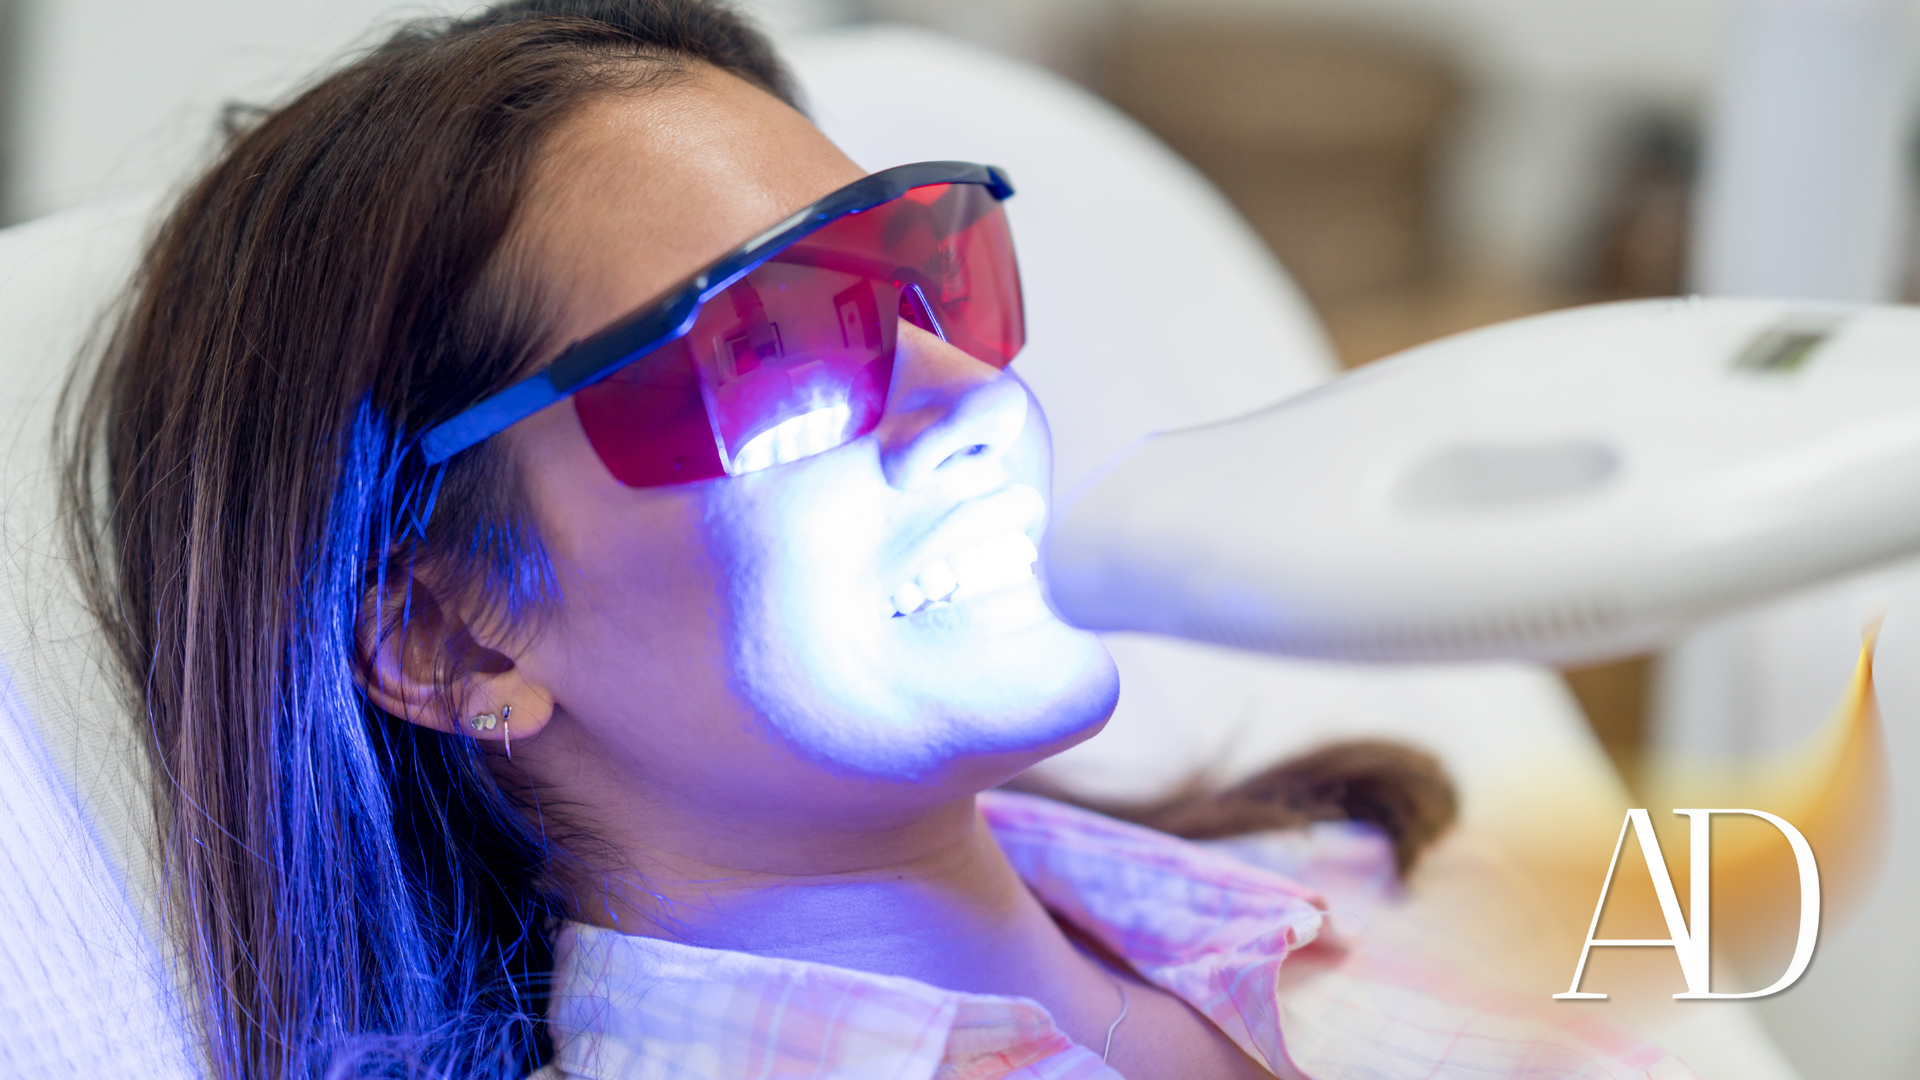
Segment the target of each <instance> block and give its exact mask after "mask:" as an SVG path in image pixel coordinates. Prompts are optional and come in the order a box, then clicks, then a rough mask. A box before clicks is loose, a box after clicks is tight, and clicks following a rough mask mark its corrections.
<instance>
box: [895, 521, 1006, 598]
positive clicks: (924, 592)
mask: <svg viewBox="0 0 1920 1080" xmlns="http://www.w3.org/2000/svg"><path fill="white" fill-rule="evenodd" d="M1039 557H1040V552H1039V551H1038V550H1036V549H1035V548H1034V546H1033V541H1032V540H1029V539H1027V534H1026V533H1021V532H1015V533H1008V534H1005V535H1003V536H995V537H991V538H989V539H987V540H983V541H981V542H980V543H978V544H975V545H974V546H972V547H968V548H962V549H961V550H959V551H955V552H953V553H952V554H950V555H948V556H947V557H946V558H944V559H935V560H933V561H932V562H930V563H928V564H926V565H925V566H923V567H921V568H920V572H919V573H917V574H915V575H914V576H913V580H911V581H908V582H906V583H904V584H902V585H901V586H900V587H898V588H896V589H894V590H893V595H892V596H890V597H888V598H887V609H888V610H887V614H888V615H911V614H913V613H914V612H916V611H919V610H921V609H922V608H927V607H931V606H933V605H935V604H941V603H949V602H952V601H955V600H965V599H967V598H968V597H972V596H978V595H979V594H981V593H987V592H992V591H993V590H995V589H998V588H1002V587H1004V586H1007V585H1014V584H1017V583H1019V582H1022V581H1025V580H1026V579H1028V578H1030V577H1032V576H1033V563H1034V560H1035V559H1038V558H1039Z"/></svg>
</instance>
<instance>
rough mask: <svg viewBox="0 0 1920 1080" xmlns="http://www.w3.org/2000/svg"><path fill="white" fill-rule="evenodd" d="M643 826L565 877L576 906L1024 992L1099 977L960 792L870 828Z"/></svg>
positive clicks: (688, 939)
mask: <svg viewBox="0 0 1920 1080" xmlns="http://www.w3.org/2000/svg"><path fill="white" fill-rule="evenodd" d="M709 820H710V819H709ZM654 824H655V825H656V826H657V825H659V824H660V822H659V820H658V819H655V822H654ZM703 824H704V823H703ZM708 831H709V830H708V829H707V828H699V829H697V830H694V832H696V833H701V834H704V833H707V832H708ZM751 831H759V830H753V829H752V828H751V827H748V833H750V832H751ZM649 832H650V835H649V837H648V840H649V842H648V843H646V844H645V845H643V846H642V845H621V846H622V847H626V848H628V850H627V851H626V852H625V854H626V855H627V856H628V858H627V859H626V860H625V861H626V862H627V864H628V865H630V866H633V867H636V868H637V869H636V870H631V871H623V872H617V873H600V874H597V875H593V877H594V878H596V879H597V880H596V881H595V882H594V883H593V884H592V885H588V883H587V882H586V881H584V880H580V881H576V883H575V895H576V896H577V897H578V898H579V900H578V902H577V904H576V912H577V913H578V917H579V918H581V919H582V920H583V921H585V922H590V923H594V924H597V925H601V926H605V927H607V928H609V929H614V930H618V931H621V932H622V933H627V934H636V935H642V936H647V937H659V938H665V939H667V940H671V941H678V942H683V943H685V944H689V945H698V946H703V947H707V948H719V949H732V950H736V951H740V952H748V953H754V954H756V955H760V956H771V957H782V958H788V959H796V960H810V961H814V962H817V963H824V964H833V965H836V966H840V967H848V968H855V969H858V970H862V971H869V972H875V973H878V974H885V975H903V976H907V977H910V978H915V979H920V980H922V981H925V982H929V983H933V984H934V985H937V986H942V987H946V988H948V989H952V990H965V991H972V992H979V993H1000V994H1020V995H1022V996H1038V995H1037V994H1036V993H1035V991H1036V990H1037V989H1039V988H1040V987H1041V986H1044V985H1050V984H1054V983H1059V982H1060V981H1061V979H1062V973H1063V972H1069V974H1068V975H1067V978H1069V979H1070V980H1071V981H1072V982H1074V983H1079V982H1082V981H1085V980H1084V979H1074V978H1072V975H1071V969H1075V968H1081V967H1085V968H1088V969H1089V970H1088V971H1086V972H1082V973H1081V974H1083V975H1085V974H1091V975H1093V976H1094V978H1095V980H1096V984H1098V980H1100V979H1101V978H1102V977H1101V976H1100V973H1099V972H1098V970H1097V969H1096V968H1093V966H1092V965H1091V964H1090V963H1089V962H1088V961H1086V959H1085V958H1084V957H1082V956H1081V955H1080V954H1079V953H1078V952H1076V951H1075V949H1074V948H1073V946H1072V944H1071V943H1070V942H1069V941H1068V940H1067V938H1066V937H1065V936H1064V935H1063V934H1062V933H1061V930H1060V928H1059V926H1058V925H1057V924H1056V923H1055V922H1054V921H1053V918H1052V917H1051V916H1050V915H1049V914H1048V912H1047V911H1046V909H1045V908H1044V907H1042V906H1041V904H1040V902H1039V901H1038V900H1037V899H1035V897H1034V896H1033V894H1032V893H1031V892H1030V891H1028V889H1027V887H1026V885H1025V883H1024V882H1022V881H1021V880H1020V878H1019V876H1018V875H1017V874H1015V873H1014V871H1013V868H1012V866H1011V865H1009V864H1008V862H1007V859H1006V856H1005V855H1004V854H1002V853H1001V850H1000V846H999V844H998V843H997V842H996V841H995V840H994V837H993V834H992V832H991V831H989V829H988V828H987V825H986V822H985V821H984V820H983V819H982V818H981V816H980V814H979V812H978V811H977V810H976V809H975V807H974V800H973V799H972V798H967V799H964V800H961V801H959V802H955V803H949V804H947V805H944V806H939V807H935V808H932V809H931V810H928V811H926V812H925V813H924V814H922V815H919V816H917V817H915V818H913V819H911V820H907V821H904V822H901V823H898V824H895V825H893V826H891V827H889V828H885V829H881V830H860V831H856V832H830V831H793V830H788V829H784V828H779V827H777V826H767V827H765V832H766V834H767V835H765V836H763V837H758V838H756V837H754V836H752V835H750V834H745V833H743V830H742V829H741V828H740V827H739V826H738V825H737V824H736V826H735V827H734V828H731V829H728V830H726V835H725V836H711V835H707V836H701V835H687V834H686V833H683V832H681V831H680V830H672V829H668V830H661V829H658V828H655V829H651V830H649ZM663 833H664V835H663ZM635 848H639V850H634V849H635ZM716 853H718V854H719V855H720V857H717V858H716V857H715V855H716ZM583 886H584V887H583ZM1064 988H1065V987H1062V989H1064ZM1107 992H1108V993H1111V991H1110V990H1108V991H1107Z"/></svg>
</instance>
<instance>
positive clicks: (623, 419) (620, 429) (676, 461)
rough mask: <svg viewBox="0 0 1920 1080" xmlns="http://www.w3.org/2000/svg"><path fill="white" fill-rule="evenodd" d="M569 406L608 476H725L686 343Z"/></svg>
mask: <svg viewBox="0 0 1920 1080" xmlns="http://www.w3.org/2000/svg"><path fill="white" fill-rule="evenodd" d="M573 408H574V412H575V413H576V414H577V415H578V416H579V417H580V427H581V429H582V430H583V431H585V432H586V434H587V441H588V442H591V443H592V444H593V449H594V452H595V453H597V454H599V455H600V460H601V461H603V462H605V463H606V466H607V471H608V472H611V473H612V474H613V477H614V479H616V480H618V481H620V482H621V483H623V484H625V485H627V486H628V487H657V486H659V485H661V484H681V483H686V482H688V481H691V480H705V479H708V478H709V477H714V476H725V475H726V469H725V468H724V467H723V466H722V465H721V464H720V448H719V446H718V445H717V444H715V442H714V441H713V423H712V421H711V420H709V419H708V417H707V403H706V400H705V399H704V398H703V397H702V395H701V393H700V375H699V372H698V371H696V370H695V368H694V364H693V357H692V356H691V355H690V354H689V353H688V352H687V344H686V339H685V338H682V339H680V340H678V341H670V342H668V343H667V344H665V345H662V346H661V347H660V348H658V349H655V350H654V351H653V352H651V353H648V354H647V355H646V356H643V357H641V358H640V359H638V360H636V361H634V362H633V363H631V364H628V365H627V366H626V367H623V368H621V369H620V370H618V371H616V372H614V373H613V374H612V375H609V376H607V377H606V378H605V379H603V380H601V381H600V382H597V383H594V384H593V385H592V386H589V387H587V388H586V389H584V390H582V391H580V392H579V393H577V394H575V395H573Z"/></svg>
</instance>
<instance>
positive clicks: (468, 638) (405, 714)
mask: <svg viewBox="0 0 1920 1080" xmlns="http://www.w3.org/2000/svg"><path fill="white" fill-rule="evenodd" d="M360 639H361V645H360V649H361V679H362V682H363V685H364V687H365V689H366V692H367V696H368V697H369V698H371V699H372V700H373V703H374V704H375V705H377V706H379V707H380V708H381V709H383V710H385V711H386V712H388V713H390V714H391V715H393V716H397V717H399V718H401V719H403V720H406V721H408V722H410V723H415V724H419V725H421V726H422V727H428V728H432V729H433V730H435V731H444V732H447V733H449V734H455V735H468V736H471V737H473V738H475V739H479V740H481V741H482V742H494V743H500V744H502V745H503V746H504V747H507V748H511V746H512V745H513V744H512V739H513V738H514V737H515V736H518V737H520V738H523V739H525V738H531V737H532V736H534V735H536V734H538V733H539V732H540V729H542V728H544V727H545V726H546V725H547V721H549V720H551V719H552V718H553V699H552V697H551V696H550V695H549V694H548V693H547V691H546V688H545V687H542V686H535V685H534V684H532V683H531V682H529V681H528V680H527V679H526V677H525V676H524V675H523V674H522V672H521V670H520V668H519V666H518V665H516V664H515V663H514V662H513V658H512V657H511V656H509V655H507V654H506V653H504V652H502V651H500V650H499V649H497V648H494V647H492V646H490V645H488V644H487V643H485V642H483V641H482V640H481V639H480V637H479V636H477V635H476V633H475V631H474V629H473V628H472V627H470V626H469V625H468V624H467V623H466V622H465V621H463V620H462V619H461V618H460V616H459V615H458V614H456V613H455V612H454V610H453V607H452V605H450V604H448V603H445V602H443V601H442V599H441V598H440V597H438V596H437V595H435V593H434V591H433V589H432V588H431V587H429V586H428V585H427V584H426V583H425V582H423V581H422V580H421V579H420V578H419V577H418V576H409V577H408V578H406V579H405V580H404V581H396V582H389V583H388V586H387V589H386V592H385V595H369V597H368V602H367V604H366V607H365V613H364V616H363V618H362V620H361V630H360ZM508 752H509V753H511V750H510V749H509V750H508Z"/></svg>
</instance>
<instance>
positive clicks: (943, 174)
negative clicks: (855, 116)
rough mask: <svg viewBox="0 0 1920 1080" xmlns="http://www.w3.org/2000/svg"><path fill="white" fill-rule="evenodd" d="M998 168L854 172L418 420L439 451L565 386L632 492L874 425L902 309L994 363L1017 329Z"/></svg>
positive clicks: (1021, 324)
mask: <svg viewBox="0 0 1920 1080" xmlns="http://www.w3.org/2000/svg"><path fill="white" fill-rule="evenodd" d="M1012 194H1013V187H1012V185H1011V184H1009V183H1008V181H1007V178H1006V175H1005V174H1004V173H1002V172H1001V171H1000V170H999V169H996V168H992V167H990V166H984V165H971V164H967V163H964V162H955V161H933V162H923V163H921V164H917V165H902V166H900V167H898V168H893V169H887V170H886V171H884V172H878V173H874V174H873V175H872V176H868V177H865V178H863V179H861V180H858V181H855V182H854V183H852V184H849V185H847V186H846V187H844V188H841V189H840V190H839V191H836V192H834V193H833V194H831V195H829V196H827V197H826V198H824V199H821V200H820V201H819V202H817V203H814V204H813V205H812V206H809V207H807V208H806V209H804V210H802V211H800V212H799V213H796V214H794V215H793V216H792V217H789V218H788V219H787V220H785V221H783V222H781V223H780V224H778V225H776V226H774V227H773V228H772V229H769V230H768V231H767V232H766V233H765V234H763V235H761V236H758V237H755V238H754V239H752V240H749V241H747V242H746V243H745V244H742V245H741V246H740V247H739V248H737V249H736V250H734V251H733V252H732V253H730V254H728V255H727V256H726V257H724V258H722V259H720V260H719V261H718V262H715V263H714V264H713V265H711V266H708V267H707V268H705V269H703V270H701V271H700V272H699V273H697V274H694V275H693V276H692V277H690V278H688V279H687V280H686V281H684V282H682V283H681V284H680V285H678V286H676V287H675V288H673V289H671V290H669V291H668V292H667V293H666V294H665V295H663V296H661V297H660V298H659V299H657V300H654V301H653V302H651V303H649V304H646V305H644V306H642V307H641V308H639V309H638V310H636V311H634V312H633V313H632V314H630V315H627V316H625V317H624V318H621V319H620V320H618V321H617V322H615V323H613V324H612V325H611V326H608V327H607V328H606V329H604V330H601V331H599V332H598V333H596V334H594V335H593V336H591V337H588V338H586V339H584V340H581V341H578V342H575V343H574V344H573V345H572V346H570V347H568V349H567V350H566V351H565V352H564V353H562V354H560V356H559V358H557V359H556V360H554V362H553V363H552V364H550V365H548V366H547V368H546V369H545V370H543V371H541V372H539V373H538V374H536V375H533V376H530V377H528V378H526V379H523V380H521V381H520V382H518V383H515V384H514V385H512V386H509V387H507V388H506V389H505V390H502V391H500V392H499V393H496V394H494V395H492V396H491V397H488V398H486V399H485V400H483V401H481V402H479V403H478V404H475V405H474V406H472V407H471V408H469V409H467V410H466V411H465V412H462V413H460V414H459V415H457V416H455V417H453V418H452V419H450V420H447V421H446V422H444V423H442V424H440V425H438V426H436V427H434V428H432V429H430V430H429V431H428V432H427V433H426V435H425V437H424V438H423V439H422V442H421V449H422V451H423V452H424V454H425V455H426V458H427V461H428V462H429V463H431V464H439V463H440V462H443V461H445V460H447V459H448V458H450V457H452V456H453V455H455V454H457V453H459V452H460V451H462V450H465V449H467V448H468V447H470V446H474V445H476V444H478V443H480V442H482V441H484V440H486V439H488V438H490V437H492V436H494V435H496V434H498V433H500V432H501V431H504V430H506V429H507V428H508V427H509V426H511V425H513V424H514V423H517V422H518V421H520V420H523V419H525V418H526V417H528V416H531V415H533V414H534V413H535V412H538V411H539V410H541V409H543V408H545V407H547V406H548V405H551V404H553V403H555V402H557V401H559V400H561V399H562V398H565V397H568V396H571V397H573V399H574V409H575V411H576V412H577V413H578V414H579V417H580V426H581V427H582V428H583V429H585V431H586V434H587V439H588V440H589V441H590V442H591V443H592V444H593V449H594V451H595V452H596V453H597V454H599V455H600V460H601V461H603V462H605V463H606V466H607V468H608V470H610V471H611V472H612V473H613V475H614V476H615V478H617V479H618V480H619V481H620V482H621V483H623V484H626V485H628V486H629V487H653V486H657V485H661V484H679V483H686V482H688V481H693V480H705V479H708V478H710V477H715V476H738V475H740V474H742V473H749V472H753V471H755V470H757V469H765V468H768V467H771V466H774V465H780V464H784V463H786V462H789V461H796V460H799V459H800V458H804V457H809V456H811V455H813V454H818V453H822V452H824V451H827V450H831V449H833V448H835V447H837V446H843V445H845V444H846V443H849V442H851V441H853V440H854V439H857V438H859V437H860V436H862V435H865V434H866V433H868V432H869V431H872V430H873V429H874V427H875V426H876V425H877V424H879V422H880V415H881V412H882V411H883V410H884V408H885V406H886V401H887V388H888V386H889V384H890V383H891V382H892V378H893V351H894V343H895V340H896V336H897V331H898V329H899V324H900V320H901V319H905V320H907V321H908V322H910V323H912V324H914V325H915V326H918V327H920V328H921V329H923V330H926V331H928V332H930V333H933V334H937V335H939V336H940V337H941V338H942V339H944V340H945V341H947V342H948V343H950V344H952V345H954V346H956V347H958V348H960V349H962V350H964V351H965V352H966V353H968V354H969V355H971V356H973V357H975V358H977V359H979V360H982V361H985V362H986V363H989V364H992V365H993V366H994V367H998V368H1004V367H1006V366H1007V364H1008V362H1010V361H1011V360H1012V359H1013V357H1014V354H1015V353H1018V352H1019V351H1020V347H1021V345H1023V344H1024V343H1025V340H1026V324H1025V318H1024V315H1023V313H1022V311H1021V305H1020V271H1019V267H1018V266H1017V265H1016V264H1015V262H1014V256H1013V238H1012V237H1011V236H1010V235H1009V234H1008V232H1007V220H1006V214H1005V212H1004V211H1003V210H1002V209H1001V206H1000V202H1001V200H1003V199H1005V198H1007V197H1008V196H1010V195H1012Z"/></svg>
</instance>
